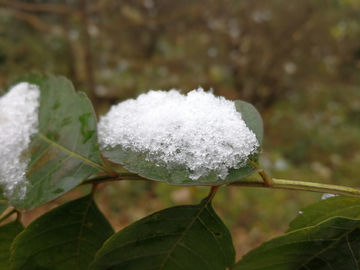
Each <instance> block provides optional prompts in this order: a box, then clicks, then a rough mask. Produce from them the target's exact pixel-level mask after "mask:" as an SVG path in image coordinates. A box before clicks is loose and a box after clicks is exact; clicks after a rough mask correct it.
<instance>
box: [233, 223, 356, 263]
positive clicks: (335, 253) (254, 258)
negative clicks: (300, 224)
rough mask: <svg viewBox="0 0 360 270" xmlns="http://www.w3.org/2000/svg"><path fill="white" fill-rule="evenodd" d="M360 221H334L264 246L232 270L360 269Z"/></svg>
mask: <svg viewBox="0 0 360 270" xmlns="http://www.w3.org/2000/svg"><path fill="white" fill-rule="evenodd" d="M359 250H360V220H358V219H349V218H343V217H335V218H331V219H329V220H326V221H324V222H322V223H320V224H318V225H316V226H313V227H306V228H303V229H300V230H296V231H293V232H290V233H287V234H285V235H282V236H280V237H276V238H274V239H272V240H270V241H267V242H265V243H263V244H261V245H260V246H259V247H257V248H255V249H253V250H252V251H250V252H249V253H248V254H246V255H245V256H244V257H243V258H242V259H241V260H240V261H239V262H237V263H236V264H235V265H234V266H232V267H231V270H255V269H256V270H289V269H292V270H335V269H336V270H349V269H352V270H355V269H360V267H359V265H360V252H359Z"/></svg>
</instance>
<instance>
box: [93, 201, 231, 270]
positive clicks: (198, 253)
mask: <svg viewBox="0 0 360 270" xmlns="http://www.w3.org/2000/svg"><path fill="white" fill-rule="evenodd" d="M234 260H235V250H234V247H233V243H232V239H231V235H230V232H229V230H228V229H227V227H226V226H225V225H224V223H223V222H222V220H221V219H220V218H219V217H218V216H217V214H216V213H215V211H214V209H213V208H212V205H211V201H210V199H209V198H205V199H204V200H203V201H202V202H201V203H200V204H199V205H187V206H177V207H172V208H168V209H165V210H162V211H160V212H157V213H155V214H152V215H150V216H148V217H146V218H144V219H141V220H139V221H137V222H135V223H133V224H132V225H130V226H129V227H127V228H125V229H124V230H122V231H120V232H118V233H116V234H115V235H114V236H113V237H111V238H110V239H109V240H108V241H107V242H106V243H105V244H104V247H103V248H102V249H100V250H99V252H98V253H97V254H96V258H95V260H94V262H93V263H92V264H91V265H90V268H89V269H92V270H101V269H114V270H115V269H121V270H129V269H134V270H138V269H153V270H156V269H162V270H167V269H171V270H176V269H201V270H206V269H212V270H218V269H219V270H220V269H226V267H228V266H230V265H232V264H233V262H234Z"/></svg>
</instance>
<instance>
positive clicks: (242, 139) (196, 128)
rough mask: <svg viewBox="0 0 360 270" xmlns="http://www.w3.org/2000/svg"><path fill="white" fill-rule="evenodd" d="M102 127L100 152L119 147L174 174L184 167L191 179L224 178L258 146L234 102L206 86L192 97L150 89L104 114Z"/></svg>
mask: <svg viewBox="0 0 360 270" xmlns="http://www.w3.org/2000/svg"><path fill="white" fill-rule="evenodd" d="M98 130H99V142H100V148H101V150H105V149H111V148H114V147H116V146H118V145H120V146H121V147H122V148H123V149H124V150H125V151H129V150H130V151H132V152H140V153H145V154H146V159H147V160H149V161H151V162H154V163H156V165H157V166H164V167H166V168H167V169H168V170H169V171H170V172H171V170H172V169H174V168H179V166H180V167H184V166H185V168H186V169H187V171H188V173H189V178H191V179H192V180H197V179H199V178H201V177H205V176H207V175H209V173H210V172H212V171H215V172H216V173H217V175H218V177H219V178H220V179H225V178H226V176H227V175H228V169H229V168H235V169H238V168H240V167H243V166H245V165H246V161H247V158H248V156H249V155H251V154H253V153H256V152H257V149H258V147H259V142H258V141H257V139H256V136H255V134H254V133H253V132H252V131H251V130H250V129H249V128H248V127H247V126H246V124H245V122H244V121H243V120H242V118H241V113H239V112H238V111H236V107H235V103H234V102H233V101H229V100H226V99H225V98H223V97H216V96H214V95H213V94H212V93H209V92H204V91H203V89H201V88H199V89H197V90H193V91H191V92H189V93H188V94H187V95H181V94H180V93H179V91H177V90H170V91H152V90H151V91H150V92H148V93H146V94H142V95H140V96H139V97H138V98H137V99H136V100H134V99H130V100H126V101H124V102H121V103H119V104H118V105H114V106H112V107H111V109H110V110H109V112H108V113H107V114H106V115H105V116H102V117H101V118H100V121H99V125H98Z"/></svg>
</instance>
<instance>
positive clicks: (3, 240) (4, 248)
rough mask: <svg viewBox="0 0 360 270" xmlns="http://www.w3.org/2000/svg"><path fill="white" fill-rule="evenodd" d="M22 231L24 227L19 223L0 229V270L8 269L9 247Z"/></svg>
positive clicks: (15, 222) (9, 224) (12, 223)
mask: <svg viewBox="0 0 360 270" xmlns="http://www.w3.org/2000/svg"><path fill="white" fill-rule="evenodd" d="M23 229H24V226H23V225H22V224H21V223H20V222H19V221H13V222H11V223H8V224H6V225H3V226H1V227H0V269H4V270H6V269H10V246H11V244H12V242H13V241H14V239H15V237H16V236H17V235H18V234H19V233H20V232H21V231H22V230H23Z"/></svg>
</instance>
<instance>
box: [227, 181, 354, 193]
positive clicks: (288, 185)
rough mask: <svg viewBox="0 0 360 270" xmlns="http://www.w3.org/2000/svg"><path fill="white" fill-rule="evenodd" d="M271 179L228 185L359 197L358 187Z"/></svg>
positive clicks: (237, 182)
mask: <svg viewBox="0 0 360 270" xmlns="http://www.w3.org/2000/svg"><path fill="white" fill-rule="evenodd" d="M272 180H273V184H272V185H270V186H269V185H266V184H265V183H264V181H263V180H262V179H258V178H245V179H241V180H239V181H236V182H233V183H230V184H228V186H242V187H263V188H276V189H290V190H303V191H311V192H319V193H331V194H338V195H342V196H348V197H357V198H360V189H358V188H351V187H344V186H337V185H328V184H320V183H314V182H303V181H294V180H285V179H275V178H272Z"/></svg>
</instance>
